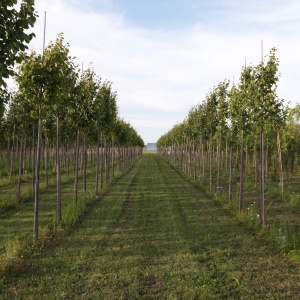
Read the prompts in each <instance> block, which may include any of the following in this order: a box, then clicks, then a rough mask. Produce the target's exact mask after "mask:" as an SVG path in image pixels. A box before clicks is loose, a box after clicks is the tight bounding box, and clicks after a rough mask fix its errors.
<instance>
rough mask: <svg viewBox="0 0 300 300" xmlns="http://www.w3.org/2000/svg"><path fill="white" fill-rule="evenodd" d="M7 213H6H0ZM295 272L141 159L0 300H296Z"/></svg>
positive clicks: (162, 168) (170, 174)
mask: <svg viewBox="0 0 300 300" xmlns="http://www.w3.org/2000/svg"><path fill="white" fill-rule="evenodd" d="M8 214H9V212H8ZM299 294H300V266H299V264H298V263H297V262H294V261H292V260H291V259H290V258H289V257H288V256H287V255H286V254H285V252H284V251H282V249H280V248H279V247H277V246H276V245H274V244H271V243H267V242H266V241H265V240H264V239H262V238H261V237H260V236H259V235H257V234H255V233H254V231H251V230H249V229H246V227H245V226H244V225H242V224H241V223H240V222H238V221H237V220H236V219H235V218H234V217H233V216H231V215H230V214H229V213H228V212H226V210H224V209H222V208H221V207H220V206H219V205H218V204H216V202H215V201H214V200H213V199H212V198H211V197H209V196H208V195H207V194H206V193H205V192H204V191H202V190H201V189H200V188H197V187H196V186H195V185H193V184H192V183H191V182H189V181H188V180H186V179H185V178H184V177H183V176H182V175H181V174H180V173H179V172H178V171H177V170H176V169H174V168H173V167H171V166H170V165H169V164H168V163H167V162H166V161H165V160H164V159H163V158H162V157H160V156H158V155H156V154H150V153H146V154H143V155H142V156H141V157H140V158H139V159H137V160H136V161H135V163H134V165H133V166H132V167H131V168H130V169H129V171H127V172H125V173H124V174H123V175H122V176H121V177H119V178H118V179H117V180H116V181H115V183H114V185H113V187H112V188H111V189H110V190H109V191H108V192H107V193H106V194H105V195H104V196H102V197H100V198H99V199H98V200H97V201H95V202H93V204H92V205H90V206H89V208H88V210H87V211H86V214H85V217H84V218H82V220H81V222H80V223H79V224H77V226H76V228H75V229H74V230H73V231H72V232H71V234H70V235H69V236H68V237H67V238H66V240H64V241H63V242H61V243H60V245H59V246H53V247H50V248H47V249H44V250H43V251H41V252H40V253H35V255H32V256H29V257H28V258H26V260H25V265H24V266H23V267H22V268H20V272H18V274H12V275H11V276H9V277H8V278H6V279H5V280H4V281H3V282H2V283H1V289H0V298H1V299H299Z"/></svg>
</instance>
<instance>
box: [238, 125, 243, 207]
mask: <svg viewBox="0 0 300 300" xmlns="http://www.w3.org/2000/svg"><path fill="white" fill-rule="evenodd" d="M243 197H244V130H242V141H241V164H240V193H239V210H242V209H243Z"/></svg>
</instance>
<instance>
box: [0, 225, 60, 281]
mask: <svg viewBox="0 0 300 300" xmlns="http://www.w3.org/2000/svg"><path fill="white" fill-rule="evenodd" d="M64 239H65V234H64V231H63V230H62V229H61V228H59V227H56V228H55V227H50V228H47V229H42V230H40V233H39V238H38V239H34V238H32V237H29V236H27V237H26V238H25V239H23V240H20V239H18V238H17V237H11V238H10V239H9V240H8V241H7V242H6V243H5V245H4V251H3V253H2V254H1V255H0V282H1V280H2V281H3V279H4V278H5V277H7V276H13V275H15V274H19V273H21V272H23V270H24V269H25V267H26V263H25V262H26V259H27V258H28V257H39V256H40V255H41V253H42V251H43V249H45V248H48V247H50V246H54V245H57V244H59V243H61V242H62V240H64Z"/></svg>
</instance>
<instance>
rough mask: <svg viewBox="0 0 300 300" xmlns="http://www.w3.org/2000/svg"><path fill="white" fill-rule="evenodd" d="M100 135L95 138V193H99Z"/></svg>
mask: <svg viewBox="0 0 300 300" xmlns="http://www.w3.org/2000/svg"><path fill="white" fill-rule="evenodd" d="M99 148H100V137H99V135H98V140H97V149H96V185H95V192H96V195H97V196H98V195H99V163H100V149H99Z"/></svg>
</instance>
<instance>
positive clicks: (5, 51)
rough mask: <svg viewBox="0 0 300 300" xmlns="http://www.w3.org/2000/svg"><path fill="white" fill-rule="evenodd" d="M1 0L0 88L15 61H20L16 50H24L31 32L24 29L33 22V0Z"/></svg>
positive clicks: (11, 72) (4, 84) (11, 73)
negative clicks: (19, 1)
mask: <svg viewBox="0 0 300 300" xmlns="http://www.w3.org/2000/svg"><path fill="white" fill-rule="evenodd" d="M17 4H18V1H17V0H2V1H1V4H0V16H1V18H0V40H1V47H0V89H1V87H2V86H4V87H5V86H6V83H5V81H4V78H8V77H9V76H11V75H13V74H14V72H13V66H14V64H15V61H17V62H21V59H22V58H21V57H18V52H19V51H20V50H21V51H24V50H25V49H26V48H27V45H26V44H28V43H29V42H30V41H31V39H32V38H33V37H34V36H35V35H34V34H33V33H27V32H26V30H27V29H29V27H32V26H33V25H34V23H35V20H36V17H37V15H36V14H35V12H34V0H21V3H19V9H18V8H17V7H18V6H17Z"/></svg>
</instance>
